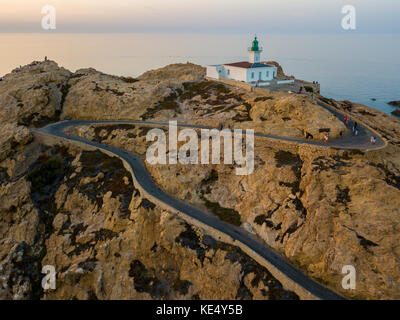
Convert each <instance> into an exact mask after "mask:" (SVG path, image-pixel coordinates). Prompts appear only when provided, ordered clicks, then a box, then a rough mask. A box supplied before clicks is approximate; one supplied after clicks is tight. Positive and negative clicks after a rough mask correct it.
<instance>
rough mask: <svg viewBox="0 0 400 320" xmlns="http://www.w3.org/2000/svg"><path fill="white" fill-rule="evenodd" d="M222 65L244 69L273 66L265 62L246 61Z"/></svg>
mask: <svg viewBox="0 0 400 320" xmlns="http://www.w3.org/2000/svg"><path fill="white" fill-rule="evenodd" d="M224 66H231V67H238V68H245V69H249V68H266V67H273V66H271V65H269V64H265V63H251V62H248V61H242V62H235V63H225V64H224Z"/></svg>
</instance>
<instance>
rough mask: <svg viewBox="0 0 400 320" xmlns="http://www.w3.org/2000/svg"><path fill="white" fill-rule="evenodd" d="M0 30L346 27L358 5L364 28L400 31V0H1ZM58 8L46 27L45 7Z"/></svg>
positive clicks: (242, 30) (365, 30) (296, 29)
mask: <svg viewBox="0 0 400 320" xmlns="http://www.w3.org/2000/svg"><path fill="white" fill-rule="evenodd" d="M0 5H1V6H0V32H3V33H7V32H58V33H68V32H80V33H90V32H99V33H104V32H110V33H113V32H132V33H135V32H144V33H146V32H150V33H151V32H158V33H160V32H166V33H167V32H174V33H249V32H251V33H263V34H267V33H273V34H276V33H289V34H296V33H303V34H304V33H310V34H313V33H340V32H343V29H342V27H341V20H342V18H343V16H344V15H343V14H342V13H341V9H342V7H343V6H344V5H353V6H354V7H355V9H356V18H357V20H356V21H357V22H356V23H357V29H356V30H355V31H354V32H359V33H400V19H399V18H398V17H399V16H400V1H399V0H0ZM45 5H52V6H54V8H55V9H56V19H57V20H56V22H57V25H56V30H51V31H49V30H47V31H45V30H43V29H42V28H41V20H42V18H43V16H44V15H43V14H42V13H41V9H42V7H43V6H45Z"/></svg>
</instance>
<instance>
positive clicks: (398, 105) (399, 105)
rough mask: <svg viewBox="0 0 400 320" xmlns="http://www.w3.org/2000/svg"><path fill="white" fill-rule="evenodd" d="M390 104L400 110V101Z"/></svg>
mask: <svg viewBox="0 0 400 320" xmlns="http://www.w3.org/2000/svg"><path fill="white" fill-rule="evenodd" d="M388 104H389V105H391V106H395V107H399V108H400V101H390V102H388Z"/></svg>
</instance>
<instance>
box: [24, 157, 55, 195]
mask: <svg viewBox="0 0 400 320" xmlns="http://www.w3.org/2000/svg"><path fill="white" fill-rule="evenodd" d="M61 167H62V166H61V161H60V160H59V159H55V158H52V159H49V160H47V161H46V162H43V163H41V164H39V165H38V166H37V167H36V168H35V169H33V170H32V171H31V172H30V173H29V174H28V175H27V176H26V179H27V180H28V181H30V182H31V183H32V187H33V189H42V188H44V187H45V186H47V185H49V184H51V183H52V182H53V181H54V179H55V178H56V177H57V174H58V173H59V172H60V171H61Z"/></svg>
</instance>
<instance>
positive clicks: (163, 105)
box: [142, 91, 180, 120]
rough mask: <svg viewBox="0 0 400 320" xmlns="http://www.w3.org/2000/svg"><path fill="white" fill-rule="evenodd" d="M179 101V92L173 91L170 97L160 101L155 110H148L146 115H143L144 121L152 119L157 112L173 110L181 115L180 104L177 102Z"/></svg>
mask: <svg viewBox="0 0 400 320" xmlns="http://www.w3.org/2000/svg"><path fill="white" fill-rule="evenodd" d="M177 99H178V93H177V91H173V92H172V93H171V94H170V95H169V96H167V97H165V98H164V99H163V100H162V101H160V102H159V103H158V104H157V105H156V106H155V107H154V108H148V109H147V110H146V112H145V113H144V114H142V119H143V120H147V119H152V118H154V116H155V115H156V113H157V112H159V111H161V110H172V111H175V114H176V113H180V109H179V104H178V102H177V101H176V100H177Z"/></svg>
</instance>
